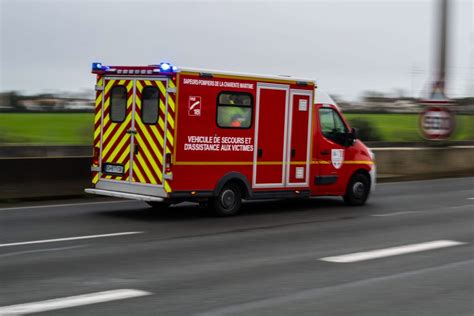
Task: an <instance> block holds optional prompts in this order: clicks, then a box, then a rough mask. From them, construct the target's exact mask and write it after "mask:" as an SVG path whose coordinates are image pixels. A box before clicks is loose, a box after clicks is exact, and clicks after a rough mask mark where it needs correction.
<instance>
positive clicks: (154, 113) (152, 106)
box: [141, 87, 160, 124]
mask: <svg viewBox="0 0 474 316" xmlns="http://www.w3.org/2000/svg"><path fill="white" fill-rule="evenodd" d="M159 102H160V94H159V91H158V88H156V87H145V89H143V93H142V117H141V118H142V122H143V123H145V124H156V122H158V104H159Z"/></svg>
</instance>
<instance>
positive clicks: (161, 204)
mask: <svg viewBox="0 0 474 316" xmlns="http://www.w3.org/2000/svg"><path fill="white" fill-rule="evenodd" d="M146 204H148V205H150V206H151V207H153V208H155V209H162V210H164V209H167V208H168V207H169V206H170V204H169V203H168V202H146Z"/></svg>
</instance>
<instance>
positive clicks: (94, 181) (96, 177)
mask: <svg viewBox="0 0 474 316" xmlns="http://www.w3.org/2000/svg"><path fill="white" fill-rule="evenodd" d="M97 182H99V173H96V174H95V176H94V178H93V179H92V183H93V184H96V183H97Z"/></svg>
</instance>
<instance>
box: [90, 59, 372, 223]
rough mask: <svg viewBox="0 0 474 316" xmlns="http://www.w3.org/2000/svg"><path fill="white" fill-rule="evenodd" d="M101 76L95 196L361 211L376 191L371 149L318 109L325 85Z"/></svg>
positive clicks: (172, 71) (171, 73) (150, 73)
mask: <svg viewBox="0 0 474 316" xmlns="http://www.w3.org/2000/svg"><path fill="white" fill-rule="evenodd" d="M92 72H93V73H95V74H96V75H97V84H96V107H95V130H94V159H93V165H92V168H91V169H92V173H93V180H92V183H93V188H90V189H86V192H88V193H92V194H99V195H106V196H115V197H121V198H130V199H138V200H143V201H146V202H148V203H149V204H151V205H153V206H165V205H169V204H174V203H179V202H183V201H194V202H200V203H203V204H206V203H209V206H210V207H212V208H213V209H214V210H215V211H216V213H217V214H219V215H223V216H227V215H233V214H235V213H237V211H238V210H239V208H240V206H241V201H242V199H245V200H249V199H265V198H308V197H312V196H327V195H333V196H343V197H344V200H345V201H346V203H347V204H350V205H361V204H363V203H365V201H366V200H367V198H368V196H369V193H370V191H371V190H373V188H374V187H375V164H374V157H373V154H372V153H371V151H370V150H369V149H368V148H367V147H366V146H365V145H364V144H363V143H362V142H361V141H360V140H358V139H357V138H356V135H355V130H354V129H351V128H350V127H349V124H348V123H347V122H346V121H345V119H344V117H343V116H342V114H341V112H340V111H339V109H338V108H337V106H335V105H334V103H333V102H332V104H330V103H315V102H314V100H315V93H316V94H317V93H318V90H317V89H316V85H315V82H314V81H312V80H309V79H301V78H293V77H286V76H266V75H255V74H241V73H230V72H223V71H210V70H200V69H191V68H180V69H177V68H176V67H174V66H172V65H170V64H168V63H161V64H159V65H152V66H140V67H138V66H135V67H128V66H104V65H102V64H100V63H94V64H93V69H92Z"/></svg>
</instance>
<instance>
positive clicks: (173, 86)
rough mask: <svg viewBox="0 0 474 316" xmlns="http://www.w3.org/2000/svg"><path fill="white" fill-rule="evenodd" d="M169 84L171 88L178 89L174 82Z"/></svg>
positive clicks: (171, 81) (170, 81)
mask: <svg viewBox="0 0 474 316" xmlns="http://www.w3.org/2000/svg"><path fill="white" fill-rule="evenodd" d="M168 84H169V86H170V88H176V85H175V84H174V82H173V80H169V81H168Z"/></svg>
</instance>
